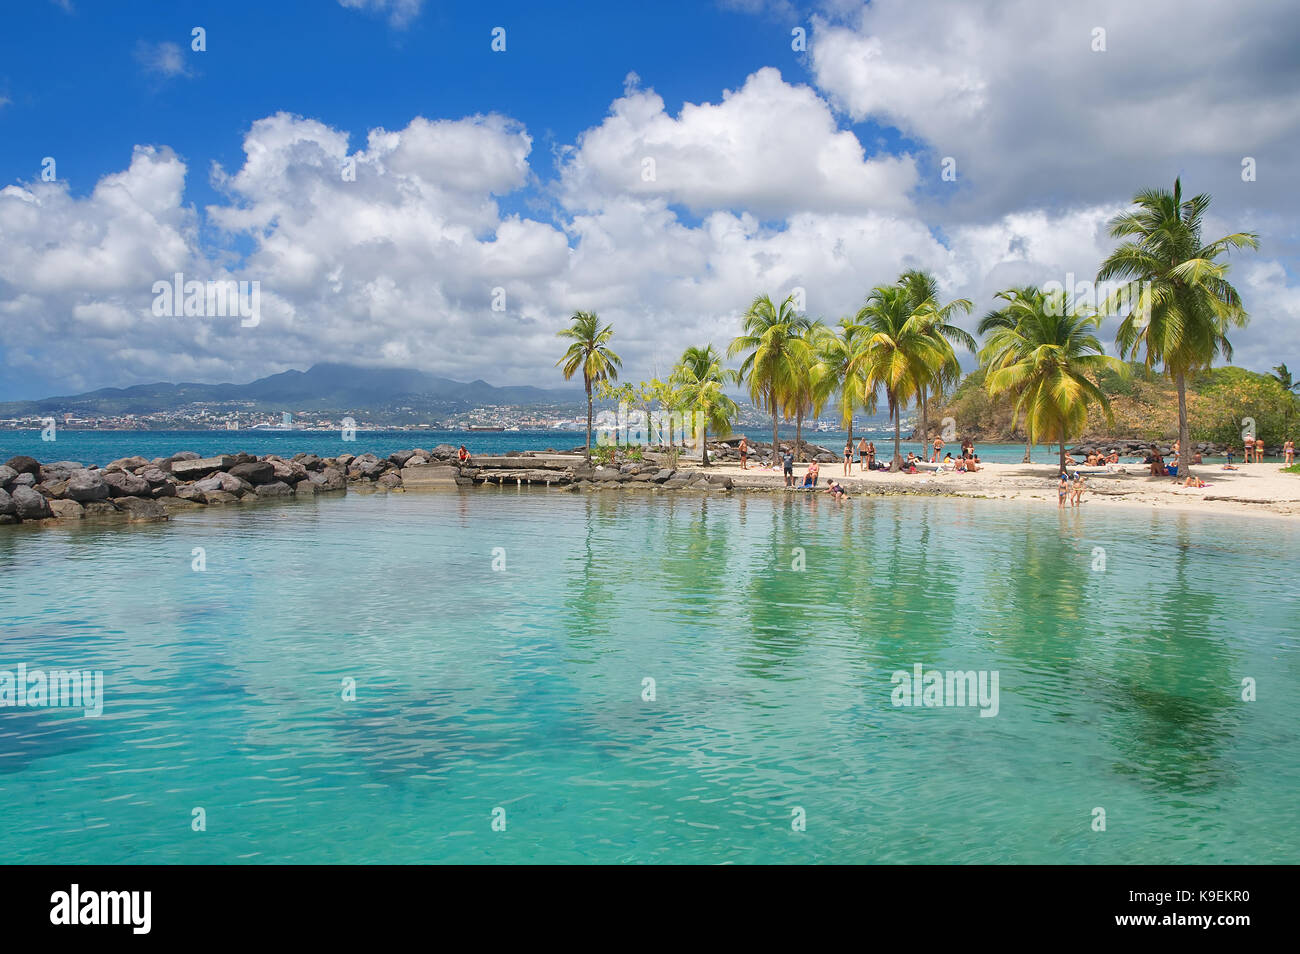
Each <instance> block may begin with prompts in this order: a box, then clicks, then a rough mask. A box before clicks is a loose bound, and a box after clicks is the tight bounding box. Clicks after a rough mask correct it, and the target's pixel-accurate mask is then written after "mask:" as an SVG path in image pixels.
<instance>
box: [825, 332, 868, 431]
mask: <svg viewBox="0 0 1300 954" xmlns="http://www.w3.org/2000/svg"><path fill="white" fill-rule="evenodd" d="M838 327H839V332H838V333H837V332H836V331H835V330H834V329H832V328H828V327H826V326H825V325H822V326H821V330H820V331H819V332H818V334H817V337H816V340H815V341H814V342H813V350H814V352H815V354H816V361H817V363H816V364H815V365H814V367H813V395H814V402H813V413H814V414H821V412H822V408H824V407H825V406H826V404H827V402H828V401H830V399H831V398H835V399H836V400H837V401H838V402H839V407H840V424H841V425H842V426H843V427H844V429H845V430H846V431H848V433H849V443H850V444H852V443H853V412H854V411H856V410H857V409H858V408H862V410H863V411H865V412H866V413H867V414H875V413H876V390H875V388H868V387H867V375H866V355H867V350H866V341H867V336H866V335H865V334H863V333H862V330H863V329H862V326H861V325H855V324H854V323H853V321H852V319H849V318H841V319H840V322H839V325H838Z"/></svg>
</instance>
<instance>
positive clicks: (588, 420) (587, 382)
mask: <svg viewBox="0 0 1300 954" xmlns="http://www.w3.org/2000/svg"><path fill="white" fill-rule="evenodd" d="M586 385H587V463H588V464H590V463H591V381H590V380H587V381H586Z"/></svg>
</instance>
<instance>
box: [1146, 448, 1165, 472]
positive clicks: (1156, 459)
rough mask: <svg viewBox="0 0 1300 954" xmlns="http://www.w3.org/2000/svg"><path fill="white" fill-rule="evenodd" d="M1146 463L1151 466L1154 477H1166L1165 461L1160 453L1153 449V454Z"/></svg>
mask: <svg viewBox="0 0 1300 954" xmlns="http://www.w3.org/2000/svg"><path fill="white" fill-rule="evenodd" d="M1146 463H1148V464H1150V465H1151V476H1152V477H1163V476H1164V475H1165V459H1164V458H1163V457H1161V456H1160V451H1159V450H1158V449H1156V448H1154V447H1153V448H1151V454H1150V455H1149V456H1148V457H1147V459H1146Z"/></svg>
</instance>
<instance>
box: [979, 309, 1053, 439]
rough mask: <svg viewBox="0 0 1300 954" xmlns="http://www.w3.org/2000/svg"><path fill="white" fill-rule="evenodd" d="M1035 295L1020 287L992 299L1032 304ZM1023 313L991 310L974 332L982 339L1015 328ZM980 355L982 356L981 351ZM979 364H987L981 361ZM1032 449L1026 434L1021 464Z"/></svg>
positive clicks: (1024, 311)
mask: <svg viewBox="0 0 1300 954" xmlns="http://www.w3.org/2000/svg"><path fill="white" fill-rule="evenodd" d="M1037 294H1039V291H1038V289H1037V288H1035V287H1034V286H1033V285H1022V286H1021V287H1019V288H1007V289H1004V290H1003V291H1000V292H998V293H997V294H996V295H994V296H993V297H994V298H1001V299H1002V300H1003V301H1005V302H1008V303H1009V305H1014V304H1015V303H1016V302H1032V301H1033V298H1034V296H1035V295H1037ZM1025 313H1026V309H1024V308H1012V307H1003V308H995V309H992V310H990V311H989V312H987V313H986V314H985V315H984V317H983V318H981V319H980V323H979V326H978V327H977V328H976V329H975V331H976V333H977V334H978V335H979V336H980V337H981V338H983V337H985V336H986V335H988V334H989V332H991V331H993V330H994V329H1002V328H1015V327H1016V325H1017V324H1018V323H1019V321H1020V318H1021V316H1023V315H1024V314H1025ZM981 354H983V352H982V351H981ZM981 363H987V362H983V361H982V362H981ZM1032 447H1033V441H1032V440H1030V438H1029V435H1028V434H1026V435H1025V457H1024V460H1023V461H1022V463H1025V464H1028V463H1029V458H1030V450H1031V448H1032Z"/></svg>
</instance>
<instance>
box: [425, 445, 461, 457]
mask: <svg viewBox="0 0 1300 954" xmlns="http://www.w3.org/2000/svg"><path fill="white" fill-rule="evenodd" d="M457 450H459V448H456V447H452V446H451V445H450V444H439V445H438V446H437V447H435V448H434V449H433V450H431V451H429V456H430V457H431V458H433V459H434V460H448V459H450V458H452V457H455V456H456V452H457Z"/></svg>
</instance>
